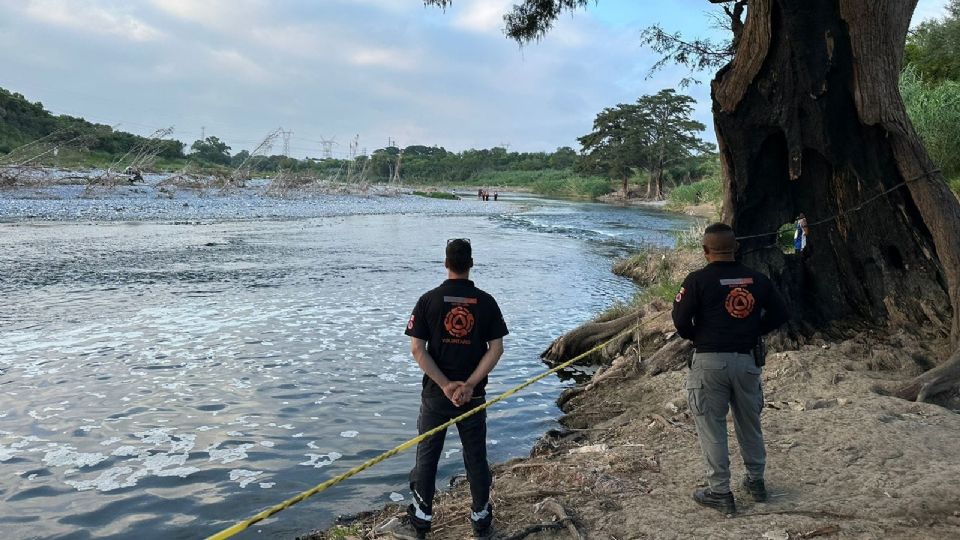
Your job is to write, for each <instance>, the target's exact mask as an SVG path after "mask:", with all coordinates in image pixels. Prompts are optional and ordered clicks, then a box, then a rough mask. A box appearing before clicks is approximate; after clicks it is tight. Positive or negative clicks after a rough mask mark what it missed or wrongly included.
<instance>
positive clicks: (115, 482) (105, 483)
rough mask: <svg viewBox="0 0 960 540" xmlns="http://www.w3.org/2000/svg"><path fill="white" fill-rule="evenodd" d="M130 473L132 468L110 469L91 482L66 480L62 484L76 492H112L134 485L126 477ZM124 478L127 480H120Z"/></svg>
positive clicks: (134, 483) (134, 482)
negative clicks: (73, 488) (74, 489)
mask: <svg viewBox="0 0 960 540" xmlns="http://www.w3.org/2000/svg"><path fill="white" fill-rule="evenodd" d="M132 472H133V468H131V467H125V466H124V467H112V468H110V469H107V470H105V471H103V472H101V473H100V476H98V477H96V478H94V479H93V480H66V481H65V482H64V483H66V484H67V485H70V486H73V487H75V488H77V491H89V490H91V489H95V490H97V491H113V490H115V489H120V488H125V487H132V486H134V485H136V481H131V480H130V477H129V476H128V475H130V473H132ZM124 476H127V479H125V480H124V479H122V478H123V477H124Z"/></svg>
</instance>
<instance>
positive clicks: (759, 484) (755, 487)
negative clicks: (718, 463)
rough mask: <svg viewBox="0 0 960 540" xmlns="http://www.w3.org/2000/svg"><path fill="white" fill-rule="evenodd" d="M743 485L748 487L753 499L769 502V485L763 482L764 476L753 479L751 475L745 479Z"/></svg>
mask: <svg viewBox="0 0 960 540" xmlns="http://www.w3.org/2000/svg"><path fill="white" fill-rule="evenodd" d="M743 487H744V488H746V489H747V491H748V492H749V493H750V495H751V496H752V497H753V500H755V501H757V502H767V499H768V497H767V486H766V485H764V483H763V478H761V479H759V480H751V479H750V477H747V478H744V479H743Z"/></svg>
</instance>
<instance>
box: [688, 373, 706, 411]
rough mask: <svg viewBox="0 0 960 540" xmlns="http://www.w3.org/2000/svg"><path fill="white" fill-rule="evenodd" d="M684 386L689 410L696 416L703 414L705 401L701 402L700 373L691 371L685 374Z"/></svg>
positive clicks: (701, 382) (701, 386)
mask: <svg viewBox="0 0 960 540" xmlns="http://www.w3.org/2000/svg"><path fill="white" fill-rule="evenodd" d="M685 387H686V389H687V405H688V406H689V407H690V412H691V413H693V414H695V415H697V416H703V411H704V405H705V403H704V402H703V379H702V378H701V376H700V374H698V373H696V372H691V373H690V374H689V375H687V383H686V385H685Z"/></svg>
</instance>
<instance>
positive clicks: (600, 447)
mask: <svg viewBox="0 0 960 540" xmlns="http://www.w3.org/2000/svg"><path fill="white" fill-rule="evenodd" d="M608 449H609V447H608V446H607V445H606V444H605V443H600V444H591V445H589V446H581V447H580V448H573V449H571V450H570V453H571V454H597V453H600V452H606V451H607V450H608Z"/></svg>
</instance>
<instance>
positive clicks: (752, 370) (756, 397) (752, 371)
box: [746, 365, 764, 414]
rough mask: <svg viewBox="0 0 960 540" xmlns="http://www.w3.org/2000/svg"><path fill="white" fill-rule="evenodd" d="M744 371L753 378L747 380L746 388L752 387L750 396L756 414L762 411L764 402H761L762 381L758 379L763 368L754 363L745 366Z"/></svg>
mask: <svg viewBox="0 0 960 540" xmlns="http://www.w3.org/2000/svg"><path fill="white" fill-rule="evenodd" d="M746 372H747V373H748V374H749V375H748V376H749V377H750V378H751V379H753V380H751V381H749V382H747V388H750V389H752V391H751V394H752V395H751V397H752V398H753V402H754V403H755V407H756V409H757V414H760V413H762V412H763V403H764V402H763V381H762V380H761V379H760V375H761V373H763V370H762V369H761V368H759V367H757V366H755V365H754V366H747V368H746Z"/></svg>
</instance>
